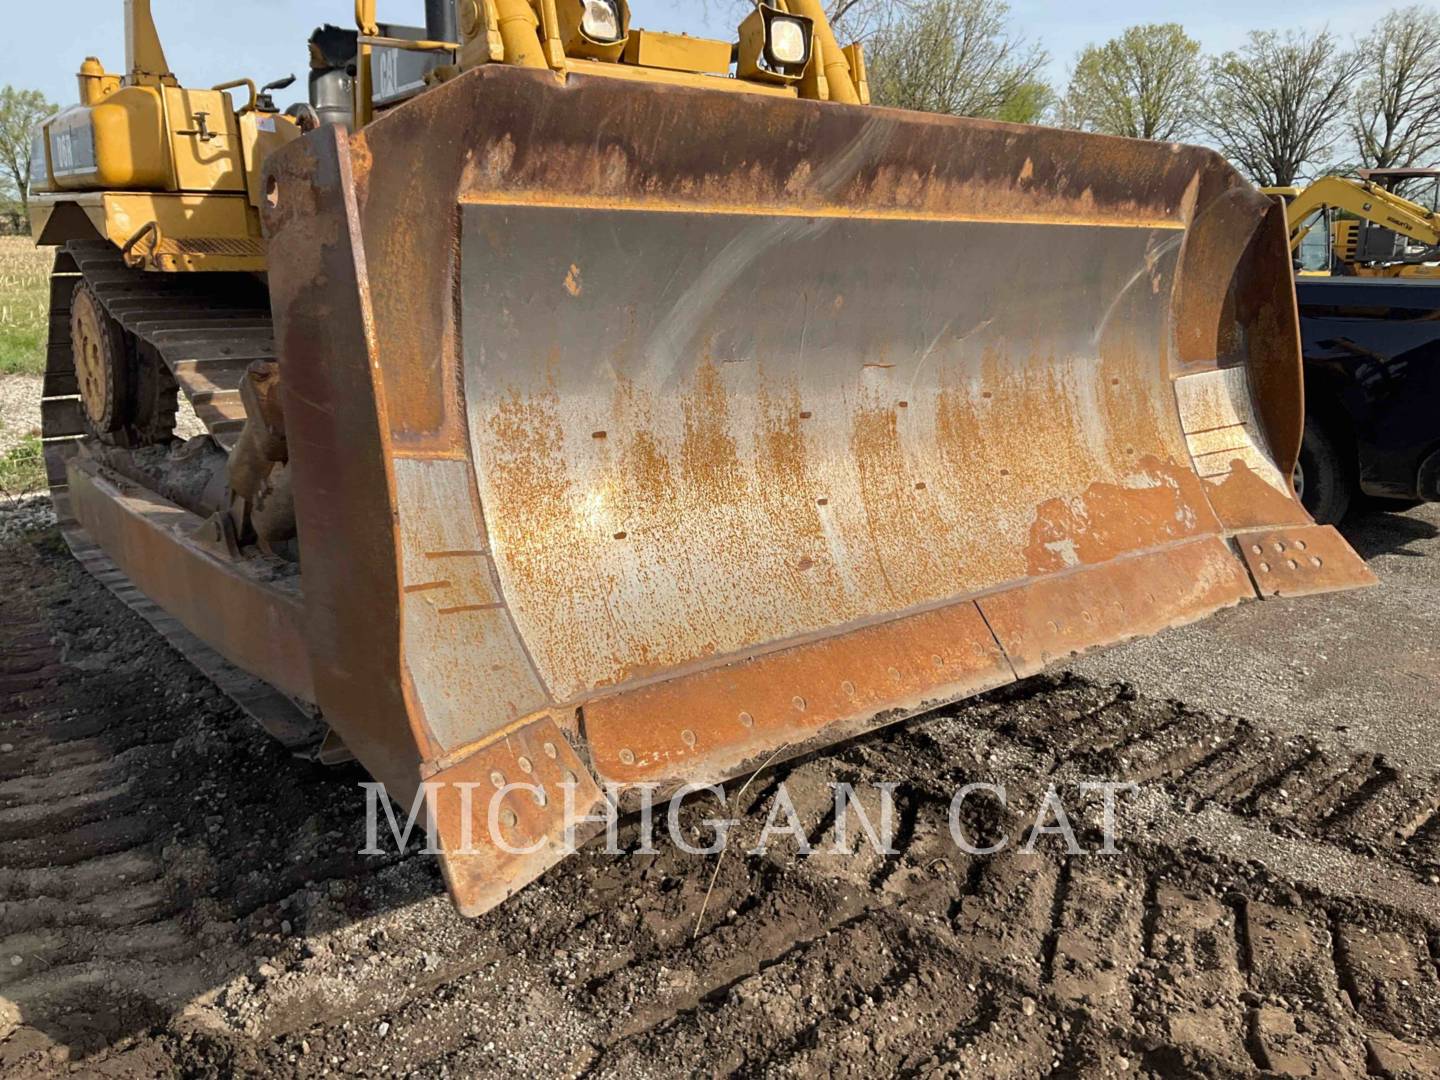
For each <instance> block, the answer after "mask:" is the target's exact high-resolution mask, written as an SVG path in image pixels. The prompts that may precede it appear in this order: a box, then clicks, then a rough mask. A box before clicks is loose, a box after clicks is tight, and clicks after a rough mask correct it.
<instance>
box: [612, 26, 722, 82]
mask: <svg viewBox="0 0 1440 1080" xmlns="http://www.w3.org/2000/svg"><path fill="white" fill-rule="evenodd" d="M625 63H627V64H632V65H634V66H636V67H645V68H662V69H665V70H667V71H693V72H711V73H718V74H724V73H725V72H727V71H729V70H730V43H729V42H728V41H714V40H711V39H710V38H696V37H690V36H689V35H688V34H666V33H663V32H661V31H659V30H635V31H632V32H631V34H630V40H629V41H628V42H626V45H625Z"/></svg>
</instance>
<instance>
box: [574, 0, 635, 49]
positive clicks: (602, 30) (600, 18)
mask: <svg viewBox="0 0 1440 1080" xmlns="http://www.w3.org/2000/svg"><path fill="white" fill-rule="evenodd" d="M583 3H584V5H585V11H584V14H582V15H581V16H580V30H581V32H582V33H583V34H584V35H585V36H586V37H588V38H589V39H590V40H591V41H594V42H597V43H599V44H602V45H609V44H613V43H614V42H617V41H619V40H620V39H621V38H623V37H624V36H625V19H624V17H623V16H622V15H621V13H620V4H619V0H583Z"/></svg>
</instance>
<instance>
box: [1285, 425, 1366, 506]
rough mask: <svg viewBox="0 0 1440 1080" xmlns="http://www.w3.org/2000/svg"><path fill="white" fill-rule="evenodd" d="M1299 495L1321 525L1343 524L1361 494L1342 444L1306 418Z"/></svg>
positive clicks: (1297, 474) (1297, 473) (1298, 467)
mask: <svg viewBox="0 0 1440 1080" xmlns="http://www.w3.org/2000/svg"><path fill="white" fill-rule="evenodd" d="M1295 493H1296V494H1297V495H1299V496H1300V501H1301V502H1302V503H1304V505H1305V509H1306V510H1308V511H1309V512H1310V516H1311V517H1313V518H1314V519H1315V521H1316V523H1317V524H1320V525H1338V524H1339V523H1340V522H1341V521H1343V520H1344V519H1345V515H1346V514H1348V513H1349V512H1350V505H1351V503H1352V502H1353V501H1354V499H1355V495H1356V493H1357V485H1356V479H1355V469H1354V467H1353V466H1352V465H1351V464H1350V462H1349V459H1348V458H1347V457H1346V455H1345V453H1344V451H1343V450H1342V448H1341V443H1340V441H1339V440H1338V439H1336V438H1335V436H1334V435H1333V434H1331V432H1330V431H1329V429H1328V428H1327V427H1326V426H1325V425H1324V424H1323V423H1321V421H1319V420H1317V419H1316V418H1315V417H1313V416H1307V417H1306V418H1305V437H1304V440H1303V441H1302V443H1301V444H1300V461H1299V463H1298V464H1297V465H1296V468H1295Z"/></svg>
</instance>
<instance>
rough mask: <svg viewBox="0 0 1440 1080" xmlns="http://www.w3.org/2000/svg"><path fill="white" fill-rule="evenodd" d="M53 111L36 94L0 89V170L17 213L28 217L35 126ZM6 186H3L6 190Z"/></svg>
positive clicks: (13, 89)
mask: <svg viewBox="0 0 1440 1080" xmlns="http://www.w3.org/2000/svg"><path fill="white" fill-rule="evenodd" d="M54 111H55V106H53V105H51V104H50V103H49V102H48V101H46V100H45V95H44V94H41V93H40V92H39V91H37V90H16V89H15V88H14V87H13V86H6V87H3V88H0V170H3V171H4V173H5V176H4V179H5V180H6V181H8V185H13V187H14V190H15V194H16V197H17V198H18V199H19V200H20V209H21V212H22V213H23V214H24V215H25V216H26V218H27V219H28V218H29V216H30V155H31V148H32V147H33V145H34V143H33V142H32V136H33V132H34V128H35V125H36V124H38V123H39V122H40V121H41V120H43V119H45V117H47V116H49V115H50V114H51V113H53V112H54ZM8 185H7V186H8Z"/></svg>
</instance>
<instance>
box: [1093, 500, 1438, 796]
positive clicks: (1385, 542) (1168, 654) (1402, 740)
mask: <svg viewBox="0 0 1440 1080" xmlns="http://www.w3.org/2000/svg"><path fill="white" fill-rule="evenodd" d="M1342 531H1343V532H1344V533H1345V535H1346V537H1347V539H1349V541H1350V543H1351V544H1352V545H1354V547H1355V548H1356V550H1357V551H1359V552H1360V554H1361V555H1363V556H1364V557H1365V558H1366V559H1367V560H1368V561H1369V563H1370V568H1371V569H1372V570H1374V571H1375V573H1376V575H1377V576H1378V577H1379V578H1380V580H1381V586H1380V587H1379V588H1376V589H1368V590H1365V591H1362V592H1350V593H1339V594H1332V595H1327V596H1317V597H1309V598H1302V599H1297V600H1292V601H1287V602H1285V603H1283V604H1277V603H1273V602H1272V603H1263V604H1245V605H1243V606H1241V607H1239V608H1236V609H1234V610H1231V611H1226V612H1222V613H1221V614H1219V615H1217V616H1215V617H1214V618H1211V619H1207V620H1204V621H1202V622H1199V623H1195V624H1193V625H1191V626H1187V627H1182V628H1180V629H1178V630H1172V631H1170V632H1169V633H1166V634H1162V635H1160V636H1158V637H1154V638H1150V639H1148V640H1142V641H1136V642H1131V643H1129V644H1127V645H1123V646H1119V647H1117V648H1113V649H1109V650H1107V651H1104V652H1101V653H1096V654H1094V655H1091V656H1086V657H1082V658H1081V659H1080V660H1079V661H1078V662H1076V663H1074V664H1072V665H1071V667H1070V670H1071V671H1073V672H1075V673H1076V674H1077V675H1082V676H1084V677H1086V678H1089V679H1095V680H1099V681H1108V680H1112V679H1118V680H1124V681H1125V682H1127V683H1129V684H1131V685H1133V686H1134V687H1135V688H1136V689H1137V690H1139V691H1141V692H1143V693H1145V694H1148V695H1150V696H1152V697H1162V698H1175V699H1177V700H1181V701H1187V702H1195V703H1197V704H1203V706H1204V707H1205V708H1207V709H1213V710H1217V711H1221V712H1227V713H1234V714H1237V715H1240V716H1251V717H1264V718H1265V719H1266V721H1267V722H1269V723H1271V724H1274V725H1276V726H1277V728H1278V729H1280V730H1284V731H1286V732H1295V733H1305V734H1308V735H1312V736H1316V737H1319V738H1326V737H1331V736H1336V735H1339V736H1344V737H1345V738H1348V739H1358V740H1360V741H1362V742H1364V743H1365V744H1367V745H1369V746H1373V747H1374V748H1375V749H1376V750H1379V751H1381V752H1383V753H1385V754H1386V755H1388V756H1389V757H1390V758H1392V759H1393V760H1395V761H1397V762H1402V763H1404V764H1406V765H1410V766H1415V767H1427V766H1433V765H1434V764H1435V763H1436V757H1437V755H1436V749H1435V747H1436V722H1437V721H1440V695H1437V674H1436V673H1437V672H1440V634H1437V631H1436V628H1437V627H1440V504H1431V505H1427V506H1421V507H1418V508H1416V509H1413V510H1409V511H1406V512H1404V513H1386V512H1383V511H1376V512H1373V513H1369V514H1365V515H1362V516H1359V517H1357V518H1355V519H1354V520H1352V521H1350V522H1348V523H1347V524H1346V525H1345V526H1344V527H1343V529H1342Z"/></svg>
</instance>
